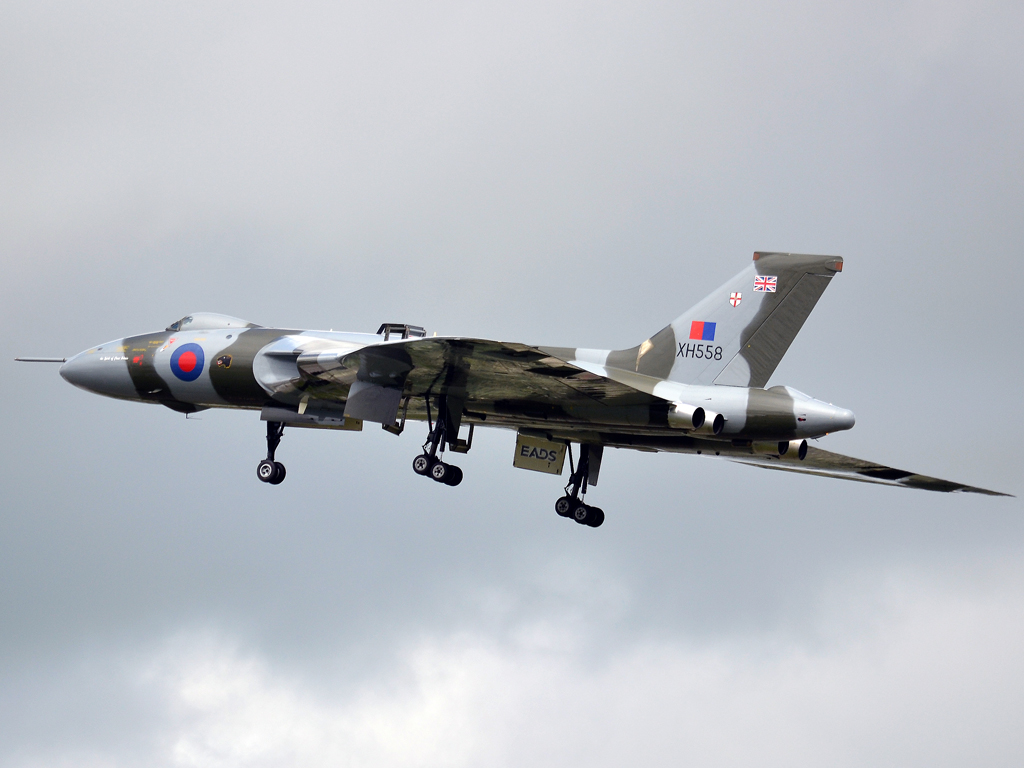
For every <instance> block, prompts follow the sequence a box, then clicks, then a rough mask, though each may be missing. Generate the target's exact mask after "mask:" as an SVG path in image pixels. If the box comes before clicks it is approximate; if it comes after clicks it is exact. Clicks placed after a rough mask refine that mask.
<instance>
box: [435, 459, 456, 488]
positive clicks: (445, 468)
mask: <svg viewBox="0 0 1024 768" xmlns="http://www.w3.org/2000/svg"><path fill="white" fill-rule="evenodd" d="M452 469H453V467H452V465H451V464H445V463H444V462H443V461H435V462H434V466H432V467H431V468H430V477H431V478H432V479H433V480H435V481H436V482H438V483H446V482H448V478H449V477H451V476H452Z"/></svg>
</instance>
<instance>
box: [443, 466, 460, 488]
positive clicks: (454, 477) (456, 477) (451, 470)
mask: <svg viewBox="0 0 1024 768" xmlns="http://www.w3.org/2000/svg"><path fill="white" fill-rule="evenodd" d="M461 482H462V468H461V467H456V466H454V465H449V466H448V478H447V479H446V480H445V481H444V484H445V485H450V486H451V487H452V488H454V487H455V486H456V485H458V484H459V483H461Z"/></svg>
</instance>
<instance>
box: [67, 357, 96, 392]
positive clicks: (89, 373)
mask: <svg viewBox="0 0 1024 768" xmlns="http://www.w3.org/2000/svg"><path fill="white" fill-rule="evenodd" d="M96 359H97V358H96V356H95V355H94V354H89V353H88V352H82V353H81V354H76V355H75V356H74V357H72V358H71V359H70V360H68V361H67V362H65V364H63V365H62V366H61V367H60V377H61V378H62V379H63V380H65V381H67V382H68V383H69V384H74V385H75V386H76V387H81V388H82V389H88V390H89V391H90V392H95V391H97V389H98V385H99V384H101V381H100V380H101V374H100V371H99V367H98V366H97V365H96Z"/></svg>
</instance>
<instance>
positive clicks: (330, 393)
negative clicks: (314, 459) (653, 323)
mask: <svg viewBox="0 0 1024 768" xmlns="http://www.w3.org/2000/svg"><path fill="white" fill-rule="evenodd" d="M298 367H299V369H300V371H302V373H303V375H304V376H306V377H307V379H308V380H309V382H310V386H309V388H308V389H307V390H306V391H307V393H308V394H309V396H310V397H311V398H316V399H321V400H325V401H331V400H333V401H335V402H338V401H342V400H347V401H352V400H353V399H354V396H356V395H358V396H360V397H362V396H363V395H362V393H363V392H367V391H368V390H370V389H375V390H376V391H377V394H378V395H379V397H378V399H383V400H388V401H389V402H391V403H392V404H397V402H398V399H399V398H403V399H404V398H412V399H413V401H414V403H413V408H415V407H416V403H415V401H416V400H420V402H422V398H425V397H429V396H433V395H446V396H448V397H449V398H454V399H455V400H458V401H461V403H462V407H463V408H464V410H465V412H466V414H467V416H468V417H469V418H470V420H478V421H486V423H488V424H495V425H520V426H522V425H525V426H547V425H563V426H567V427H568V426H575V427H579V426H581V425H583V426H585V425H586V424H587V423H598V424H605V425H614V424H619V425H623V426H647V425H649V424H650V422H651V413H652V409H653V410H654V411H659V410H660V411H663V412H666V413H667V408H668V404H667V403H666V402H665V401H664V400H662V399H661V398H658V397H654V396H653V395H651V394H648V393H645V392H641V391H639V390H637V389H635V388H633V387H630V386H628V385H626V384H622V383H619V382H616V381H612V380H611V379H609V378H606V377H603V376H599V375H597V374H594V373H592V372H590V371H586V370H584V369H582V368H580V367H577V366H574V365H571V364H569V363H567V362H565V361H564V360H560V359H559V358H557V357H553V356H551V355H550V354H548V353H547V352H545V351H543V350H540V349H537V348H535V347H531V346H528V345H525V344H514V343H508V342H500V341H490V340H485V339H468V338H424V339H409V340H404V341H398V342H385V343H382V344H374V345H371V346H368V347H362V348H361V349H356V350H351V351H343V352H339V353H338V354H326V355H325V354H324V352H323V351H321V352H319V353H317V354H311V355H309V356H308V357H307V356H305V355H303V356H300V357H299V358H298ZM410 412H412V411H410ZM369 420H371V421H377V420H380V421H382V422H386V421H387V419H386V418H381V419H376V418H370V419H369ZM662 421H664V418H662Z"/></svg>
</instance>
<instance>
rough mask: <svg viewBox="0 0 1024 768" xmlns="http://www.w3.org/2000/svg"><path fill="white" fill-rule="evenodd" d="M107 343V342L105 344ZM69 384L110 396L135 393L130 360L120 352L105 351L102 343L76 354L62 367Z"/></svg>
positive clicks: (123, 395) (126, 395)
mask: <svg viewBox="0 0 1024 768" xmlns="http://www.w3.org/2000/svg"><path fill="white" fill-rule="evenodd" d="M104 346H106V345H104ZM60 375H61V377H62V378H63V379H64V381H66V382H68V384H73V385H75V386H76V387H79V388H81V389H84V390H87V391H89V392H95V393H96V394H98V395H107V396H108V397H126V398H131V397H135V396H136V393H135V387H134V386H132V381H131V376H130V375H129V374H128V367H127V364H126V363H125V362H124V358H123V356H121V355H120V352H115V353H111V354H104V350H103V349H102V348H100V347H97V348H96V349H91V350H88V351H86V352H82V353H81V354H78V355H75V356H74V357H72V358H71V359H70V360H68V361H67V362H66V363H64V364H63V365H62V366H61V367H60Z"/></svg>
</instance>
